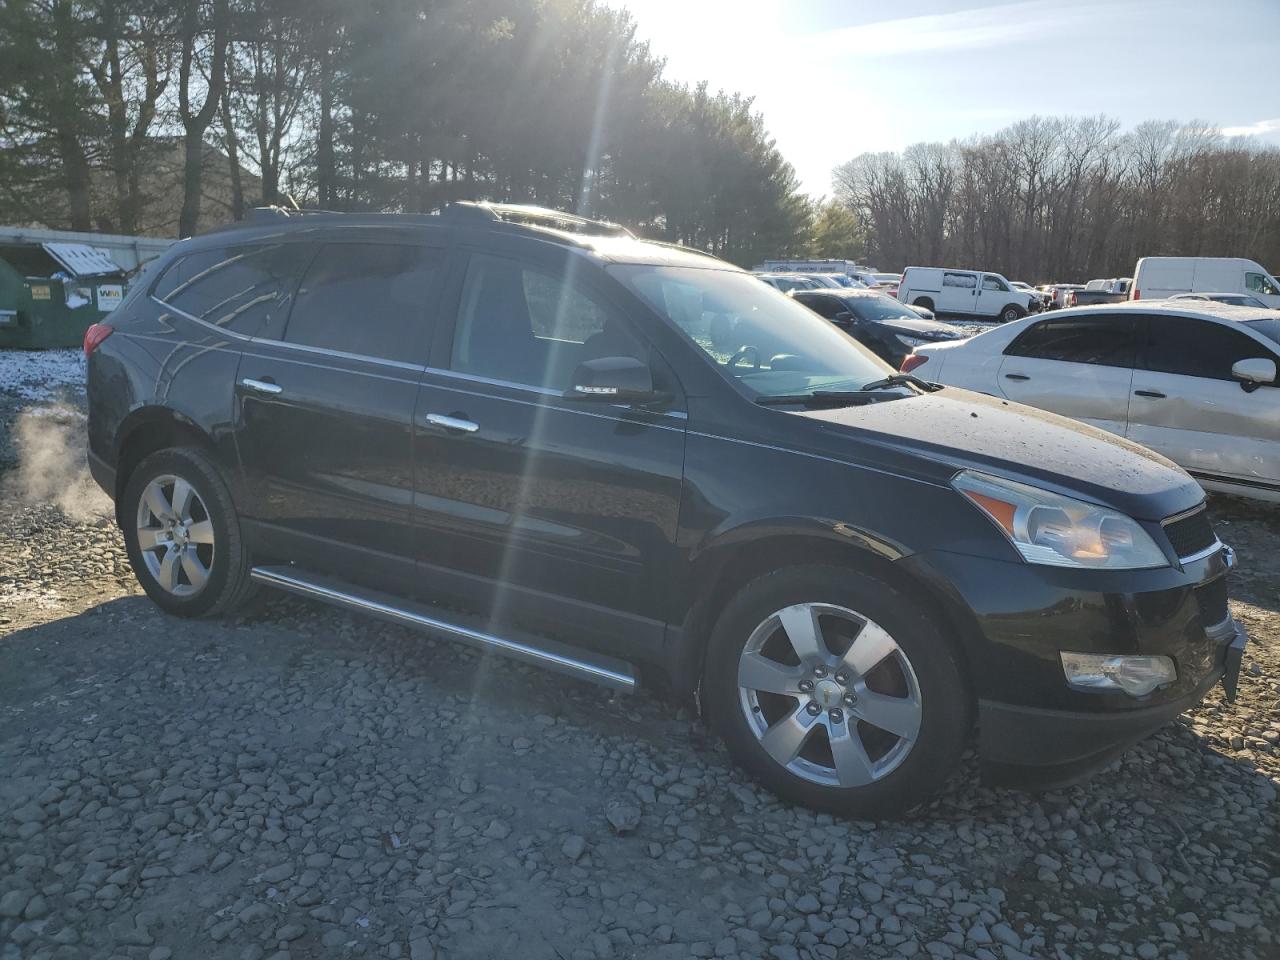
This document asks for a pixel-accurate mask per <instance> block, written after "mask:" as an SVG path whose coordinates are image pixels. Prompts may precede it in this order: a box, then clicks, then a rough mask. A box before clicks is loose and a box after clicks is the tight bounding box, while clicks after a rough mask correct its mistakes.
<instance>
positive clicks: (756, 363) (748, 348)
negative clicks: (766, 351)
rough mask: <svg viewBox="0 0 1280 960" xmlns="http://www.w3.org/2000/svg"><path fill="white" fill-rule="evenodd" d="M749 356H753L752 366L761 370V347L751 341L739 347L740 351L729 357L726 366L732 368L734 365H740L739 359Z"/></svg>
mask: <svg viewBox="0 0 1280 960" xmlns="http://www.w3.org/2000/svg"><path fill="white" fill-rule="evenodd" d="M748 356H750V357H751V358H752V359H751V368H752V369H753V370H759V369H760V348H759V347H754V346H752V345H751V344H749V343H748V344H746V345H745V346H741V347H739V348H738V352H737V353H735V354H734V355H733V356H732V357H730V358H729V362H728V363H727V364H725V366H727V367H728V368H729V369H730V370H732V369H733V368H734V367H736V366H737V365H738V361H739V360H744V359H746V358H747V357H748Z"/></svg>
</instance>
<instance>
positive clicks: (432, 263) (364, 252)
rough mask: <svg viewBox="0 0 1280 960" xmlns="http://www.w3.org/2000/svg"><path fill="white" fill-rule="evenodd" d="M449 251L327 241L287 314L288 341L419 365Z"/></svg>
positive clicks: (286, 332) (402, 245)
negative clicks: (290, 311)
mask: <svg viewBox="0 0 1280 960" xmlns="http://www.w3.org/2000/svg"><path fill="white" fill-rule="evenodd" d="M444 263H445V251H444V250H441V249H438V248H435V247H423V246H415V245H411V244H397V243H327V244H324V245H323V246H322V247H321V248H320V251H319V252H318V253H317V254H316V256H315V259H314V260H313V261H312V263H311V266H310V268H309V269H308V270H307V273H306V276H305V277H303V279H302V285H301V286H300V287H299V288H298V296H297V300H296V302H295V303H294V305H293V311H292V313H291V314H290V315H289V325H288V328H287V330H286V331H285V340H286V341H287V342H289V343H296V344H299V345H302V346H307V347H316V348H318V349H323V350H332V351H336V352H338V353H346V354H354V355H356V356H361V357H375V358H378V359H382V360H396V361H400V362H405V363H417V362H421V360H422V359H423V356H424V352H425V348H426V344H427V342H428V337H429V335H430V326H431V323H432V322H433V321H434V318H435V309H434V307H435V299H436V294H437V289H438V285H439V283H440V280H441V278H442V274H443V272H444Z"/></svg>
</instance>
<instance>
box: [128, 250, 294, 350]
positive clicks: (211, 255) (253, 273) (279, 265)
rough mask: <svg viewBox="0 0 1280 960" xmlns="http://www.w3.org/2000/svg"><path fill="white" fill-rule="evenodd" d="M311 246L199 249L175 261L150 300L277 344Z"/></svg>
mask: <svg viewBox="0 0 1280 960" xmlns="http://www.w3.org/2000/svg"><path fill="white" fill-rule="evenodd" d="M314 252H315V247H314V245H312V244H303V243H277V244H245V245H238V246H227V247H215V248H211V249H208V250H198V251H195V252H193V253H189V254H186V255H185V256H181V257H179V258H178V259H176V260H174V261H173V263H171V264H170V265H169V266H168V268H166V269H165V271H164V272H163V273H162V274H161V275H160V278H159V280H157V281H156V284H155V286H154V287H153V288H152V290H151V295H152V296H153V297H155V298H156V299H157V300H160V301H162V302H163V303H166V304H168V305H169V306H171V307H174V308H175V309H177V310H180V311H182V312H183V313H185V314H188V315H189V316H192V317H195V318H197V319H198V320H201V321H203V322H204V323H208V324H212V325H213V326H215V327H221V328H223V329H224V330H229V331H231V332H233V333H237V334H240V335H242V336H246V337H264V338H269V339H279V338H280V335H281V334H282V333H283V331H284V325H285V321H286V320H287V319H288V315H289V304H290V301H291V300H292V298H293V295H294V290H295V288H296V287H297V283H298V277H299V276H300V275H301V273H302V271H303V269H304V268H305V267H306V265H307V263H308V262H309V261H310V259H311V255H312V254H313V253H314Z"/></svg>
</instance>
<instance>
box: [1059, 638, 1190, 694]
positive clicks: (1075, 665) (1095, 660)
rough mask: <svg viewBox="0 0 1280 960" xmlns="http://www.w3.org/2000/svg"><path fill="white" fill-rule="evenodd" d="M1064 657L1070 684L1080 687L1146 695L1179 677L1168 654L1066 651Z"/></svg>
mask: <svg viewBox="0 0 1280 960" xmlns="http://www.w3.org/2000/svg"><path fill="white" fill-rule="evenodd" d="M1061 656H1062V672H1063V673H1065V674H1066V675H1067V683H1069V684H1071V686H1073V687H1075V688H1076V689H1078V690H1123V691H1124V692H1125V693H1127V694H1129V695H1130V696H1131V697H1145V696H1146V695H1147V694H1148V693H1150V692H1151V691H1152V690H1158V689H1159V688H1160V687H1167V686H1168V685H1169V684H1171V683H1173V681H1174V680H1176V679H1177V678H1178V671H1177V670H1176V669H1175V668H1174V666H1173V661H1172V660H1170V659H1169V658H1168V657H1121V656H1113V655H1110V654H1098V653H1068V652H1066V651H1065V650H1064V651H1063V652H1062V654H1061Z"/></svg>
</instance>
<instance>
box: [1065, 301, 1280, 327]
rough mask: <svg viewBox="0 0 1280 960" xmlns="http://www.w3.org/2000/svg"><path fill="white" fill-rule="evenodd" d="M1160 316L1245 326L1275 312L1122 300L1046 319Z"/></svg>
mask: <svg viewBox="0 0 1280 960" xmlns="http://www.w3.org/2000/svg"><path fill="white" fill-rule="evenodd" d="M1117 311H1118V312H1121V313H1162V314H1169V315H1171V316H1184V317H1213V318H1215V319H1217V320H1228V321H1232V322H1236V323H1245V322H1247V321H1249V320H1274V319H1275V318H1276V311H1274V310H1269V309H1267V308H1265V307H1236V306H1232V305H1231V304H1229V303H1218V302H1217V301H1216V300H1122V301H1121V302H1120V303H1098V304H1091V305H1089V306H1084V307H1069V308H1068V309H1066V310H1055V311H1054V312H1053V313H1052V314H1042V315H1040V316H1047V317H1066V316H1077V315H1082V314H1087V313H1116V312H1117Z"/></svg>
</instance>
